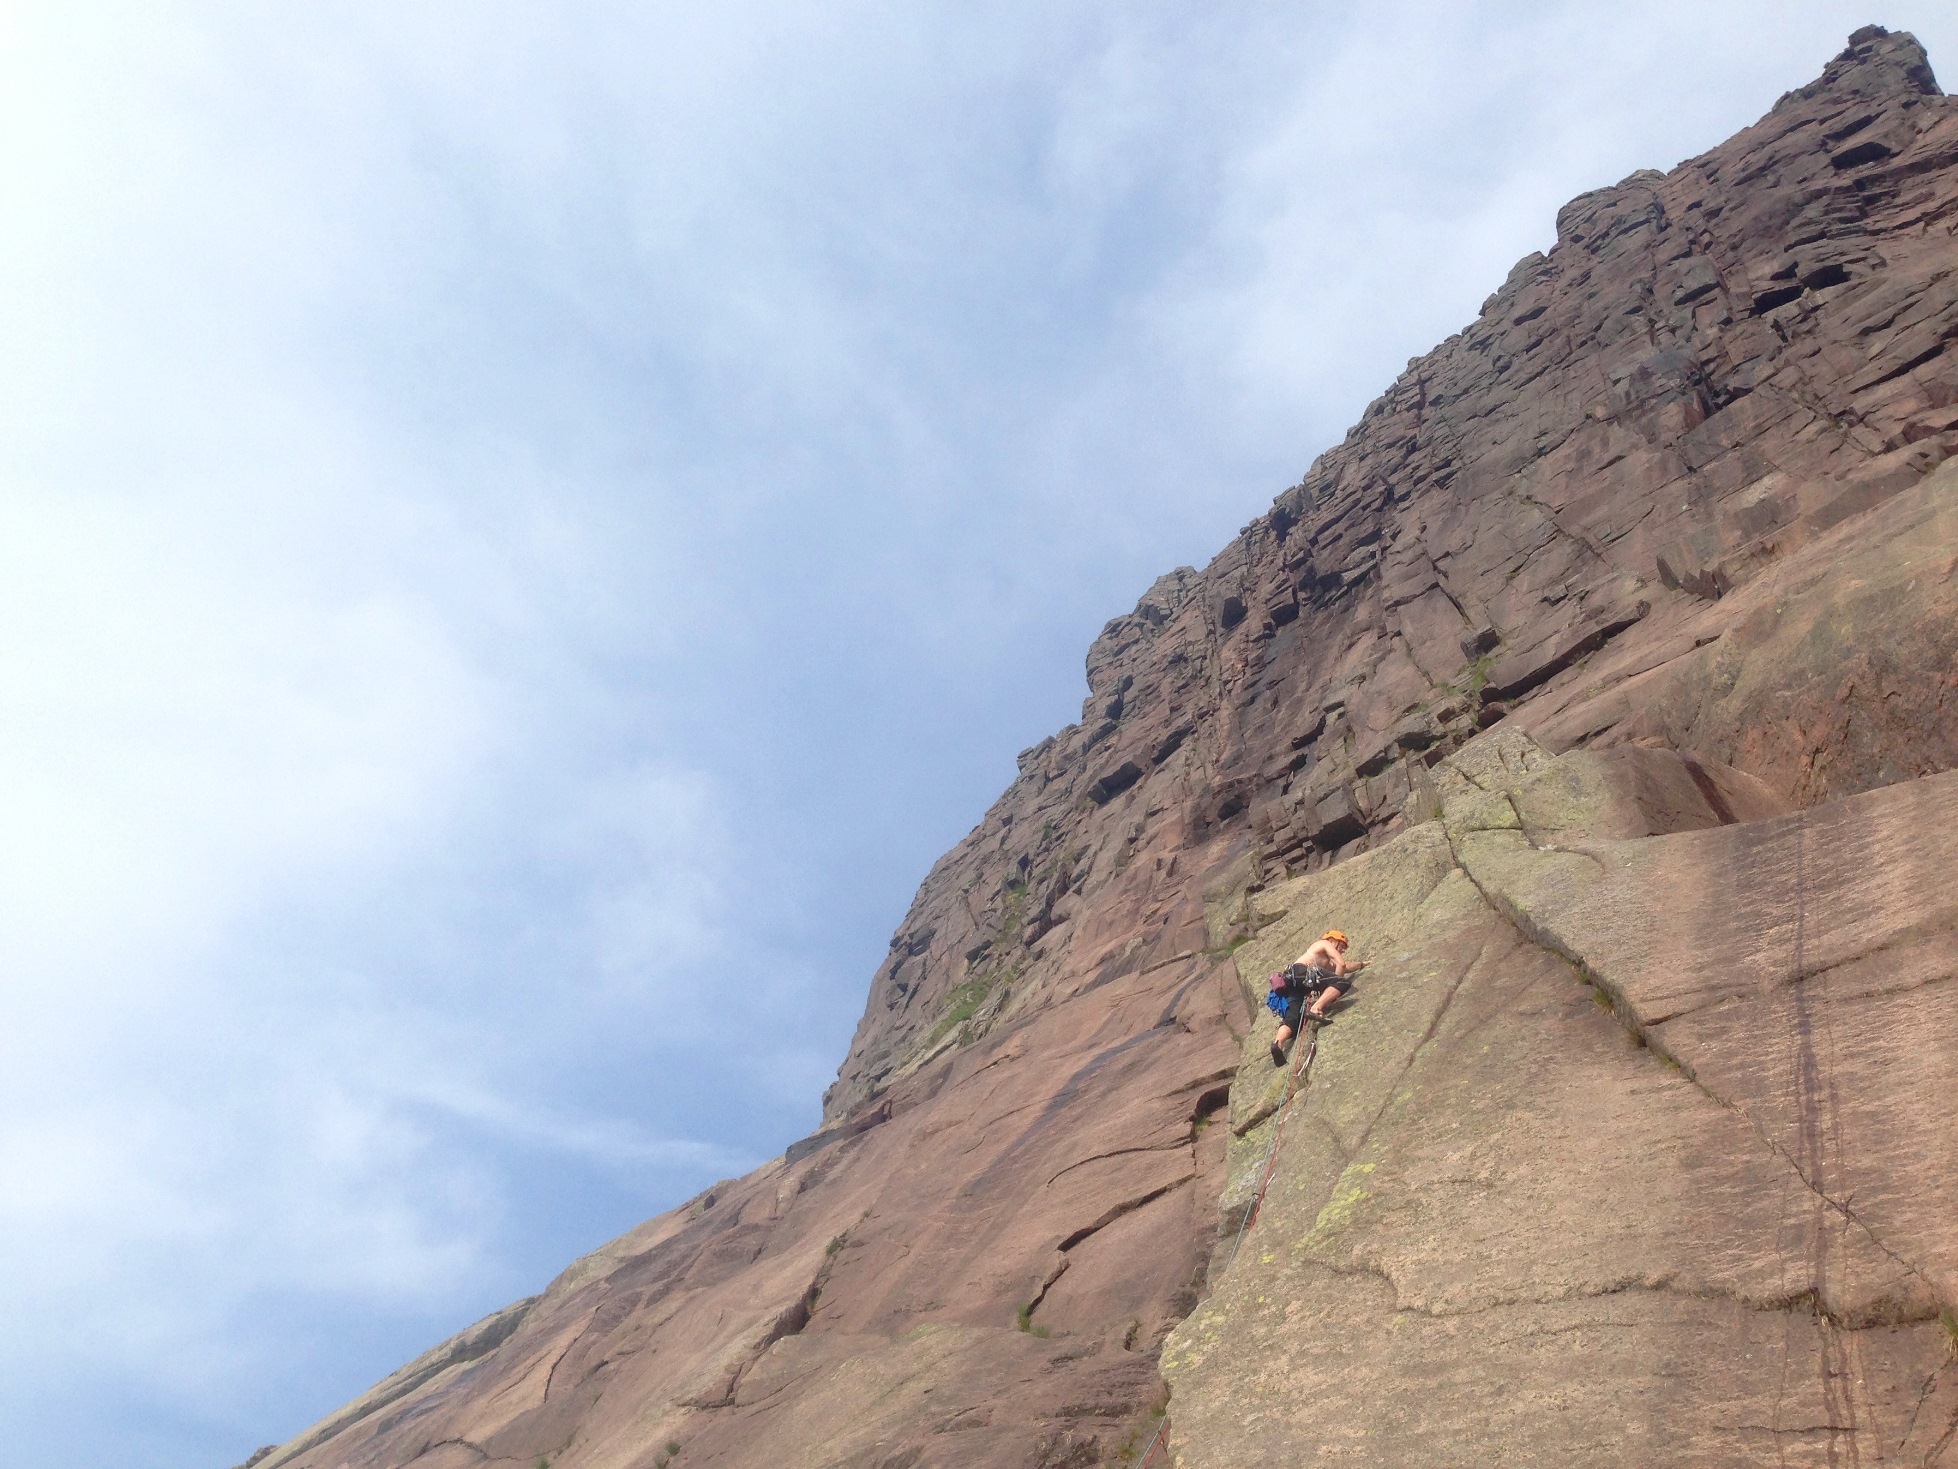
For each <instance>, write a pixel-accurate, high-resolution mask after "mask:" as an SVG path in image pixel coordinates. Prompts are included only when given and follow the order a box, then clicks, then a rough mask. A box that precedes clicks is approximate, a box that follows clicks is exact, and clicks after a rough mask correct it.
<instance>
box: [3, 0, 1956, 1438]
mask: <svg viewBox="0 0 1958 1469" xmlns="http://www.w3.org/2000/svg"><path fill="white" fill-rule="evenodd" d="M1356 12H1361V13H1356ZM1871 19H1877V20H1882V21H1884V22H1885V23H1887V24H1889V25H1891V26H1893V27H1900V28H1903V27H1907V28H1910V29H1914V30H1916V31H1917V33H1918V34H1919V35H1920V37H1921V38H1922V39H1923V40H1924V41H1925V42H1926V44H1927V45H1928V46H1929V47H1930V48H1931V53H1932V60H1933V63H1934V64H1936V63H1940V62H1942V63H1944V64H1945V66H1946V70H1947V71H1950V70H1952V69H1953V68H1958V21H1954V19H1952V18H1951V17H1950V16H1949V15H1948V14H1947V12H1946V9H1945V7H1943V6H1940V5H1932V4H1914V5H1896V6H1893V7H1891V9H1890V12H1889V13H1888V14H1886V15H1881V16H1874V15H1872V14H1870V13H1869V12H1868V11H1867V10H1866V9H1864V8H1861V7H1856V6H1846V5H1838V4H1788V3H1776V4H1768V3H1759V4H1734V5H1729V6H1722V7H1707V6H1704V5H1700V4H1690V5H1689V4H1684V3H1678V4H1668V3H1657V4H1652V5H1647V6H1638V7H1632V6H1624V5H1602V4H1600V5H1555V4H1541V5H1538V4H1528V5H1521V4H1519V5H1496V4H1481V5H1478V4H1457V5H1445V4H1433V5H1394V4H1382V5H1378V6H1365V7H1354V6H1348V5H1298V6H1290V7H1274V6H1251V5H1230V4H1222V5H1206V6H1168V5H1151V4H1135V5H1129V4H1124V5H1114V4H1107V5H1079V6H1054V5H1051V4H1012V3H1008V4H1003V5H998V6H991V7H985V8H984V14H983V15H981V14H977V13H974V12H973V9H972V8H971V7H953V6H895V5H875V4H844V3H838V4H833V5H826V6H821V7H813V6H787V5H773V4H743V3H723V4H715V5H712V6H706V5H701V6H694V7H677V6H661V5H649V4H633V5H626V4H609V3H596V0H589V3H558V4H551V5H541V4H534V5H512V4H498V3H467V4H465V3H434V0H431V3H426V4H417V5H412V6H402V5H397V4H353V3H349V4H342V5H334V6H323V5H313V6H308V5H293V6H280V7H276V8H274V7H265V6H256V5H248V4H243V3H239V4H222V3H210V4H199V5H173V4H167V3H151V4H144V5H129V6H117V5H111V4H100V5H97V4H86V3H75V0H66V3H60V4H54V3H47V4H38V3H7V4H0V191H4V196H5V197H6V198H7V199H8V201H9V203H8V207H7V209H6V210H5V211H4V214H0V343H4V348H0V809H4V810H5V812H6V813H7V815H6V820H5V822H4V823H0V1005H3V1006H4V1012H0V1013H4V1016H5V1021H4V1024H0V1179H4V1183H5V1187H4V1188H0V1422H5V1423H6V1424H7V1425H8V1444H9V1452H10V1455H11V1456H12V1457H13V1458H14V1459H16V1460H18V1461H19V1462H23V1463H28V1462H41V1463H60V1464H62V1465H65V1466H69V1469H92V1466H110V1465H115V1466H127V1465H131V1464H143V1465H152V1466H158V1469H175V1466H180V1465H181V1466H186V1469H188V1466H216V1469H222V1466H224V1465H227V1464H230V1463H233V1462H235V1461H236V1460H238V1459H242V1458H243V1457H244V1456H245V1454H246V1453H248V1452H249V1451H250V1450H251V1449H252V1448H253V1447H255V1446H256V1445H257V1444H260V1443H263V1442H268V1441H271V1440H274V1439H279V1438H283V1437H286V1436H288V1435H289V1434H291V1433H293V1432H295V1431H296V1430H297V1429H299V1428H300V1427H302V1426H303V1425H304V1424H305V1423H307V1422H308V1421H310V1420H311V1419H312V1418H314V1417H316V1416H317V1415H318V1414H320V1413H321V1412H323V1411H325V1410H327V1409H329V1408H331V1407H333V1406H335V1405H337V1404H338V1403H339V1402H341V1401H342V1400H344V1399H345V1398H347V1397H349V1396H351V1395H352V1394H353V1393H355V1392H357V1391H359V1390H360V1389H362V1388H363V1387H365V1386H366V1385H367V1384H368V1383H370V1382H371V1381H372V1380H374V1379H375V1378H377V1377H378V1376H380V1375H382V1374H383V1373H385V1372H386V1371H387V1370H389V1369H391V1368H392V1367H393V1366H395V1365H397V1364H398V1363H399V1362H400V1361H402V1360H405V1359H406V1358H407V1357H408V1356H411V1355H413V1354H414V1353H416V1352H418V1351H420V1350H421V1349H423V1348H425V1347H426V1346H428V1345H431V1344H432V1343H433V1342H434V1341H435V1340H437V1339H439V1338H440V1337H442V1336H444V1335H446V1334H447V1333H449V1332H450V1331H453V1330H454V1329H456V1328H457V1327H459V1326H461V1325H463V1324H465V1323H467V1322H468V1321H471V1320H473V1319H475V1318H476V1317H478V1316H480V1315H481V1314H483V1313H484V1312H485V1311H487V1310H490V1309H492V1308H494V1307H496V1306H499V1305H502V1304H504V1303H505V1302H506V1301H508V1300H510V1299H512V1298H514V1297H516V1296H519V1295H522V1294H526V1293H528V1292H530V1291H533V1290H535V1289H538V1288H539V1287H540V1286H541V1285H542V1284H543V1283H544V1282H545V1281H546V1280H548V1279H549V1278H550V1276H551V1275H552V1274H554V1273H555V1272H556V1270H557V1269H559V1268H560V1267H561V1266H562V1265H563V1264H565V1263H566V1262H567V1261H568V1260H569V1259H570V1258H571V1257H572V1256H574V1255H575V1254H577V1253H579V1252H582V1251H583V1250H586V1249H589V1248H591V1247H593V1246H595V1245H597V1244H599V1243H601V1242H602V1241H604V1240H605V1239H607V1238H609V1237H611V1236H613V1235H615V1234H617V1233H618V1232H620V1231H622V1230H624V1229H626V1228H628V1227H629V1226H631V1225H632V1224H634V1223H636V1222H637V1221H638V1220H640V1219H641V1218H644V1217H645V1216H647V1215H649V1214H651V1213H654V1212H657V1211H658V1210H660V1209H662V1208H664V1207H667V1206H668V1205H670V1204H673V1203H675V1202H677V1201H679V1200H680V1199H683V1198H685V1197H687V1196H688V1195H690V1194H692V1193H693V1192H695V1191H697V1190H698V1189H699V1188H701V1187H703V1186H704V1185H705V1184H707V1183H708V1182H711V1181H712V1180H713V1179H715V1178H718V1177H722V1176H726V1175H729V1174H733V1173H737V1172H740V1171H743V1170H745V1169H746V1168H748V1167H750V1166H752V1165H753V1164H755V1163H757V1162H760V1161H762V1160H763V1159H765V1158H767V1157H769V1156H771V1155H773V1154H774V1153H776V1152H778V1151H780V1149H781V1148H782V1147H783V1146H784V1145H785V1144H786V1143H787V1142H789V1141H790V1140H792V1139H793V1138H795V1137H797V1136H800V1135H801V1134H803V1133H805V1132H807V1131H808V1130H809V1129H810V1128H811V1127H812V1126H813V1125H814V1123H815V1120H816V1115H817V1103H818V1097H819V1095H820V1093H821V1090H822V1088H823V1086H824V1085H825V1084H826V1083H827V1082H828V1081H829V1079H830V1077H831V1076H832V1075H833V1073H834V1070H835V1067H836V1064H837V1062H838V1061H839V1060H840V1059H841V1056H842V1053H843V1050H844V1048H845V1046H846V1044H847V1042H848V1038H849V1035H850V1033H851V1031H852V1029H853V1027H854V1025H855V1022H856V1018H857V1014H858V1011H859V1008H860V1006H861V1003H862V999H863V994H864V991H865V988H866V986H867V983H868V980H869V976H870V974H871V971H872V970H873V968H874V967H875V965H876V962H877V960H878V958H879V956H880V955H881V954H882V952H883V950H884V947H885V944H886V941H887V939H888V936H889V934H890V932H891V930H892V928H893V926H894V925H895V923H896V922H897V920H898V918H899V917H900V916H901V914H902V912H903V910H904V908H905V906H906V904H907V903H908V901H909V898H910V895H911V892H912V889H913V888H914V887H915V885H916V883H917V881H918V880H919V879H920V878H921V877H922V876H923V874H924V871H925V869H926V868H927V867H928V866H929V864H930V862H931V861H932V859H933V858H934V857H935V856H936V855H937V854H938V853H939V852H940V851H942V850H943V849H944V848H946V847H947V846H949V845H950V844H951V843H952V842H954V841H955V840H957V838H958V837H959V836H960V835H961V834H963V833H964V831H966V830H967V829H968V828H969V827H970V826H971V825H972V823H973V822H974V821H976V820H977V818H978V817H979V815H980V814H981V812H983V810H984V809H985V807H986V806H987V804H988V803H989V802H990V801H991V799H992V798H993V797H994V796H995V795H996V794H997V793H998V791H999V790H1000V789H1001V788H1002V787H1003V786H1004V785H1005V784H1006V782H1007V781H1008V779H1009V778H1010V777H1011V775H1012V772H1013V757H1014V754H1015V752H1016V751H1018V750H1019V749H1021V748H1022V747H1024V746H1026V745H1028V744H1031V743H1033V742H1034V741H1035V740H1037V739H1039V738H1040V737H1042V736H1043V735H1045V734H1047V733H1049V732H1051V731H1052V730H1053V729H1055V728H1057V727H1058V726H1060V725H1061V724H1063V723H1066V722H1067V721H1068V720H1070V719H1071V718H1073V717H1075V716H1076V714H1077V712H1078V709H1079V701H1080V699H1081V697H1082V694H1083V693H1084V688H1083V682H1082V675H1081V660H1082V655H1083V654H1084V653H1085V651H1086V648H1087V645H1088V642H1089V641H1090V639H1091V638H1092V637H1093V635H1094V633H1095V632H1096V630H1097V629H1098V628H1099V627H1100V626H1101V624H1102V623H1103V622H1104V621H1105V620H1106V619H1107V618H1109V617H1111V616H1114V615H1116V614H1118V613H1120V612H1122V611H1125V610H1127V608H1129V607H1130V606H1131V605H1133V602H1134V600H1135V598H1136V597H1137V596H1138V595H1139V594H1140V592H1141V591H1142V590H1143V589H1144V588H1145V587H1146V586H1147V585H1148V583H1149V582H1150V581H1151V580H1152V579H1153V578H1154V577H1155V576H1156V575H1157V574H1159V573H1160V572H1162V571H1165V570H1167V569H1169V568H1170V567H1172V566H1175V565H1177V564H1179V563H1186V562H1197V563H1201V562H1202V561H1204V560H1206V559H1208V557H1209V556H1210V555H1211V554H1213V553H1214V552H1215V551H1216V550H1217V549H1218V548H1219V547H1220V546H1221V545H1222V544H1223V542H1224V541H1225V540H1226V539H1227V538H1228V537H1229V536H1230V534H1231V533H1232V532H1233V531H1234V530H1235V529H1236V528H1237V527H1238V526H1239V525H1241V524H1242V523H1244V522H1245V521H1247V520H1249V519H1250V518H1252V517H1253V516H1254V515H1256V514H1257V513H1259V512H1260V510H1261V509H1262V508H1263V507H1264V506H1265V505H1266V504H1267V503H1268V502H1269V500H1270V498H1271V496H1272V495H1274V494H1275V493H1277V492H1278V491H1279V490H1282V489H1283V488H1285V487H1286V486H1287V485H1288V484H1290V483H1292V482H1293V481H1295V480H1296V479H1297V478H1298V476H1299V475H1300V474H1301V473H1302V472H1303V470H1304V469H1305V467H1306V465H1307V464H1308V463H1309V462H1310V461H1311V459H1312V457H1313V456H1314V455H1315V454H1316V453H1317V452H1318V451H1319V450H1320V449H1322V448H1324V447H1325V446H1326V445H1327V444H1329V443H1331V442H1333V441H1335V440H1336V439H1337V438H1338V437H1339V436H1340V435H1341V434H1342V433H1343V432H1344V430H1345V428H1346V426H1347V424H1349V423H1350V422H1351V421H1352V420H1353V419H1354V418H1355V417H1356V416H1357V414H1358V412H1359V410H1360V409H1361V408H1362V407H1363V406H1364V405H1365V403H1366V402H1367V400H1368V399H1369V398H1370V397H1371V396H1372V395H1373V394H1374V393H1375V392H1377V391H1378V390H1380V389H1381V388H1382V387H1384V386H1385V385H1386V383H1387V382H1388V381H1390V380H1391V378H1392V377H1393V375H1394V374H1395V373H1396V372H1397V371H1398V370H1399V368H1400V366H1401V365H1402V363H1403V362H1404V361H1405V360H1406V359H1407V358H1408V357H1409V356H1410V355H1413V354H1416V353H1419V352H1421V351H1424V350H1426V349H1427V348H1428V347H1429V346H1430V345H1432V344H1433V343H1434V342H1435V341H1436V340H1438V339H1439V338H1440V337H1442V336H1444V335H1446V334H1448V333H1449V332H1451V331H1453V330H1455V329H1456V328H1458V327H1460V326H1461V325H1463V324H1465V323H1466V322H1467V321H1468V320H1469V319H1470V318H1472V317H1473V315H1474V314H1475V311H1476V309H1477V306H1478V305H1479V303H1480V301H1481V300H1482V298H1483V297H1484V296H1485V295H1486V294H1487V293H1488V292H1489V291H1491V290H1492V289H1494V287H1495V286H1496V284H1497V283H1498V282H1500V280H1501V279H1502V277H1503V276H1504V275H1505V274H1506V272H1507V270H1508V268H1509V266H1510V265H1511V264H1512V263H1513V262H1514V260H1515V259H1516V258H1518V257H1519V256H1521V255H1523V254H1525V253H1526V252H1528V251H1529V250H1532V249H1538V248H1545V247H1547V246H1548V244H1549V243H1550V239H1551V235H1552V219H1553V217H1554V214H1555V211H1556V208H1557V206H1558V205H1559V204H1561V203H1562V202H1563V201H1564V200H1565V199H1567V198H1568V197H1570V196H1571V195H1573V194H1575V193H1577V192H1579V191H1581V190H1583V189H1586V188H1591V187H1595V186H1598V185H1600V184H1605V183H1610V182H1612V181H1614V180H1616V179H1618V178H1620V177H1622V176H1623V175H1624V174H1626V173H1628V172H1630V171H1631V170H1633V169H1634V168H1638V167H1644V166H1658V167H1666V166H1670V165H1671V164H1672V163H1674V162H1676V161H1677V160H1678V159H1679V158H1681V157H1683V156H1686V155H1688V154H1691V153H1694V152H1698V151H1700V150H1701V149H1703V148H1705V147H1707V146H1710V145H1711V144H1713V143H1714V142H1716V141H1718V140H1719V139H1720V138H1722V137H1724V136H1726V135H1727V134H1728V133H1730V132H1732V131H1733V130H1734V129H1736V128H1737V127H1740V126H1742V125H1744V124H1746V123H1747V122H1750V121H1752V120H1753V119H1754V118H1755V117H1756V116H1758V115H1759V114H1760V113H1761V112H1763V111H1765V110H1766V108H1767V106H1768V105H1769V104H1770V103H1771V102H1772V101H1773V100H1774V98H1775V97H1776V96H1777V95H1778V94H1779V93H1780V92H1781V91H1783V90H1785V89H1786V88H1788V87H1792V86H1796V85H1799V84H1801V83H1802V82H1804V81H1807V80H1808V79H1810V78H1811V77H1812V76H1813V75H1814V74H1815V73H1816V72H1817V71H1818V70H1819V69H1820V67H1821V65H1822V64H1823V62H1824V61H1825V60H1827V58H1828V57H1829V56H1831V55H1833V54H1834V52H1835V51H1836V50H1838V49H1839V48H1840V46H1841V44H1842V41H1843V37H1844V36H1845V35H1846V34H1847V32H1848V31H1849V30H1851V29H1853V28H1854V27H1855V26H1857V25H1859V24H1862V23H1864V22H1866V21H1868V20H1871Z"/></svg>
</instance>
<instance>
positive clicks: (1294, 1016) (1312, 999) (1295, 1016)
mask: <svg viewBox="0 0 1958 1469" xmlns="http://www.w3.org/2000/svg"><path fill="white" fill-rule="evenodd" d="M1349 988H1350V986H1349V985H1347V984H1344V983H1341V984H1322V985H1318V986H1315V987H1314V988H1312V989H1310V990H1308V991H1306V992H1305V993H1304V994H1296V995H1293V996H1292V997H1291V999H1289V1000H1287V1001H1286V1002H1285V1013H1284V1014H1283V1015H1281V1016H1280V1017H1279V1024H1281V1025H1284V1026H1286V1027H1288V1028H1289V1029H1291V1030H1293V1031H1296V1030H1297V1029H1298V1028H1299V1022H1300V1021H1302V1020H1304V1019H1305V1007H1306V1006H1308V1005H1314V1004H1317V1003H1318V1001H1319V996H1321V995H1322V994H1324V993H1325V992H1326V991H1327V990H1331V991H1332V994H1333V1001H1334V1002H1335V1003H1337V1001H1338V999H1339V997H1340V996H1341V995H1343V994H1345V993H1346V991H1347V990H1348V989H1349ZM1328 1008H1330V1007H1328Z"/></svg>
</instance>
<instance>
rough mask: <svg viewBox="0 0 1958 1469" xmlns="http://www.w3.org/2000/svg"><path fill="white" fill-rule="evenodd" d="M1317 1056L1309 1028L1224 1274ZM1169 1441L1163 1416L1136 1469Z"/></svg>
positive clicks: (1260, 1198)
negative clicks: (1308, 1038)
mask: <svg viewBox="0 0 1958 1469" xmlns="http://www.w3.org/2000/svg"><path fill="white" fill-rule="evenodd" d="M1318 1054H1319V1027H1318V1026H1316V1025H1315V1026H1313V1027H1312V1036H1311V1039H1310V1040H1309V1041H1307V1042H1306V1044H1304V1045H1301V1046H1299V1047H1298V1048H1297V1049H1296V1050H1295V1051H1294V1052H1293V1053H1292V1072H1291V1075H1290V1077H1289V1078H1287V1080H1286V1083H1285V1105H1284V1106H1282V1107H1280V1108H1279V1109H1278V1124H1277V1125H1276V1126H1275V1127H1273V1128H1272V1130H1271V1141H1270V1143H1268V1144H1267V1145H1266V1146H1265V1161H1264V1165H1263V1166H1262V1167H1261V1168H1260V1169H1259V1170H1258V1190H1257V1192H1256V1193H1254V1194H1253V1195H1252V1196H1251V1207H1250V1208H1248V1209H1246V1210H1245V1211H1244V1218H1243V1220H1242V1221H1241V1222H1240V1223H1239V1224H1238V1226H1237V1235H1236V1237H1235V1238H1234V1239H1232V1241H1231V1252H1230V1254H1229V1255H1228V1256H1226V1257H1225V1260H1224V1271H1220V1272H1219V1273H1220V1274H1222V1273H1224V1272H1225V1271H1228V1270H1229V1269H1230V1268H1231V1266H1232V1265H1234V1264H1236V1263H1237V1252H1238V1250H1239V1248H1240V1247H1241V1246H1242V1245H1243V1244H1244V1236H1245V1234H1246V1233H1247V1232H1248V1231H1249V1230H1250V1228H1251V1225H1252V1223H1253V1222H1254V1221H1255V1220H1256V1219H1257V1217H1258V1210H1260V1209H1261V1208H1263V1207H1264V1202H1265V1190H1266V1189H1268V1188H1270V1187H1271V1175H1272V1174H1273V1173H1274V1172H1276V1171H1277V1168H1278V1144H1279V1142H1280V1140H1281V1139H1283V1137H1284V1136H1285V1119H1286V1118H1288V1117H1290V1116H1291V1115H1292V1103H1293V1102H1295V1101H1297V1100H1298V1095H1299V1092H1300V1091H1301V1090H1303V1088H1304V1086H1305V1083H1306V1081H1307V1079H1308V1078H1310V1077H1311V1075H1312V1061H1313V1058H1314V1057H1316V1056H1317V1055H1318ZM1168 1442H1169V1415H1168V1414H1167V1413H1165V1414H1163V1422H1162V1427H1160V1428H1158V1429H1157V1430H1156V1436H1155V1437H1154V1438H1152V1439H1151V1440H1149V1448H1148V1451H1147V1452H1146V1453H1144V1454H1143V1456H1142V1462H1141V1463H1139V1464H1138V1465H1136V1469H1149V1461H1150V1460H1151V1459H1153V1458H1155V1457H1156V1450H1157V1449H1159V1448H1161V1447H1163V1445H1165V1444H1166V1443H1168Z"/></svg>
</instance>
